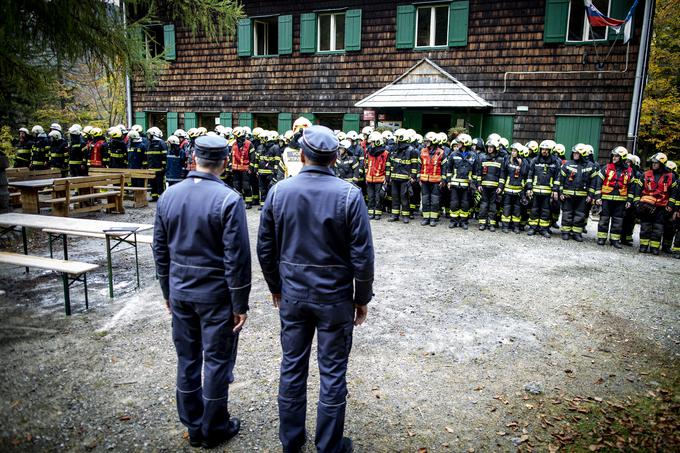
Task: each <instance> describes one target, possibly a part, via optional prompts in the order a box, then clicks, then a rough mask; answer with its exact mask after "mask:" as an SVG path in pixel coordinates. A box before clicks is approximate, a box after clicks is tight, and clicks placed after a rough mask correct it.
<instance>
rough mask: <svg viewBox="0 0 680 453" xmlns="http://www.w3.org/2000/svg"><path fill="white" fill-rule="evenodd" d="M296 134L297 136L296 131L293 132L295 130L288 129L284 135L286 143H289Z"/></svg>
mask: <svg viewBox="0 0 680 453" xmlns="http://www.w3.org/2000/svg"><path fill="white" fill-rule="evenodd" d="M294 136H295V132H293V131H292V130H290V129H289V130H287V131H286V132H285V133H284V134H283V137H284V139H285V142H286V143H289V142H290V141H291V140H293V137H294Z"/></svg>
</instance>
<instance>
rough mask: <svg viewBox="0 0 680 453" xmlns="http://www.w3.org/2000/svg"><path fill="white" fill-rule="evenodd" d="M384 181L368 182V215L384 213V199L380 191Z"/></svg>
mask: <svg viewBox="0 0 680 453" xmlns="http://www.w3.org/2000/svg"><path fill="white" fill-rule="evenodd" d="M382 185H383V183H381V182H369V183H367V184H366V190H367V191H368V215H382V200H381V199H380V198H381V197H380V191H381V190H382Z"/></svg>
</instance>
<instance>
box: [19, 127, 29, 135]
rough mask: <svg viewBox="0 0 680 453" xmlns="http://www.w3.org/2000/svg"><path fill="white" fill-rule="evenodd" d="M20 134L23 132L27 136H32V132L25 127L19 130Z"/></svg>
mask: <svg viewBox="0 0 680 453" xmlns="http://www.w3.org/2000/svg"><path fill="white" fill-rule="evenodd" d="M19 132H23V133H24V134H26V135H28V134H30V132H29V131H28V129H26V128H25V127H20V128H19Z"/></svg>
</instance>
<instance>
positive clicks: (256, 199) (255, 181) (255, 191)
mask: <svg viewBox="0 0 680 453" xmlns="http://www.w3.org/2000/svg"><path fill="white" fill-rule="evenodd" d="M248 180H249V181H248V182H250V187H251V190H250V191H251V193H252V200H253V201H252V203H253V204H256V205H257V204H260V190H259V186H260V181H259V177H258V174H257V173H256V172H252V173H250V175H249V176H248ZM262 200H263V201H264V198H262Z"/></svg>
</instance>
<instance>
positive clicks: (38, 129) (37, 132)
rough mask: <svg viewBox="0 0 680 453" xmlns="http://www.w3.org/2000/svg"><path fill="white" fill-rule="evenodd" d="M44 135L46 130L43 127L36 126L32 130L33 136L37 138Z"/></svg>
mask: <svg viewBox="0 0 680 453" xmlns="http://www.w3.org/2000/svg"><path fill="white" fill-rule="evenodd" d="M44 133H45V129H43V127H42V126H39V125H35V126H33V127H32V128H31V134H33V135H35V136H38V135H40V134H44Z"/></svg>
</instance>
